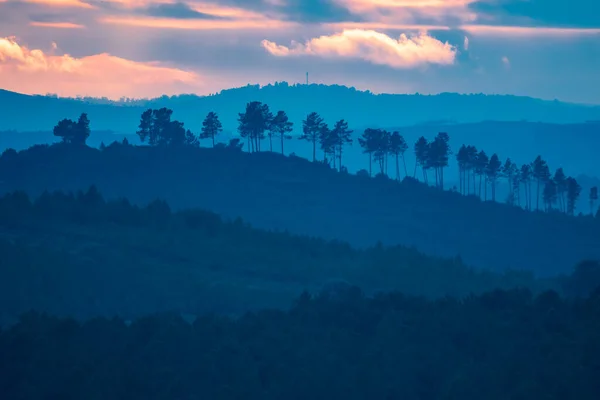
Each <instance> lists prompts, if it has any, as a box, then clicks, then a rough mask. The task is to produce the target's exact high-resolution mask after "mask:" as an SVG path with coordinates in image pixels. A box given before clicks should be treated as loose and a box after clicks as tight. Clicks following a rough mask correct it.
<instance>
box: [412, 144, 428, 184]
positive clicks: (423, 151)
mask: <svg viewBox="0 0 600 400" xmlns="http://www.w3.org/2000/svg"><path fill="white" fill-rule="evenodd" d="M414 150H415V158H416V161H415V172H414V174H413V178H416V176H417V167H418V166H421V170H422V171H423V182H425V183H427V159H428V152H429V142H427V139H425V137H424V136H421V137H420V138H419V139H417V142H416V143H415V147H414Z"/></svg>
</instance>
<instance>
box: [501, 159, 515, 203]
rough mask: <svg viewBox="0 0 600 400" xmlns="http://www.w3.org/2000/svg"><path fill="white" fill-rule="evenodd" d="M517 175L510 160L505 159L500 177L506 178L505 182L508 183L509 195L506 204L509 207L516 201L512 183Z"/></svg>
mask: <svg viewBox="0 0 600 400" xmlns="http://www.w3.org/2000/svg"><path fill="white" fill-rule="evenodd" d="M517 173H518V170H517V166H516V165H515V164H514V163H513V162H512V161H511V159H510V158H507V159H506V161H505V162H504V165H503V166H502V170H501V176H502V177H504V178H506V181H507V182H508V190H509V193H508V199H507V203H508V204H511V205H514V204H515V201H516V195H515V185H514V184H513V181H514V179H515V175H517Z"/></svg>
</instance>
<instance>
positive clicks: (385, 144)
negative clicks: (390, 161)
mask: <svg viewBox="0 0 600 400" xmlns="http://www.w3.org/2000/svg"><path fill="white" fill-rule="evenodd" d="M390 137H391V133H390V132H388V131H386V130H384V129H376V130H375V137H374V140H375V152H374V153H373V157H374V158H375V161H377V163H378V164H379V172H380V173H381V174H382V175H387V156H388V154H390Z"/></svg>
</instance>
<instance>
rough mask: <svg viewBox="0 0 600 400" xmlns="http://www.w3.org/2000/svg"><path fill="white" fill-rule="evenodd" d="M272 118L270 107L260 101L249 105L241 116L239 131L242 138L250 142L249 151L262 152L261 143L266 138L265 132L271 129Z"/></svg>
mask: <svg viewBox="0 0 600 400" xmlns="http://www.w3.org/2000/svg"><path fill="white" fill-rule="evenodd" d="M271 118H272V114H271V112H270V111H269V106H268V105H266V104H263V103H261V102H260V101H251V102H250V103H247V104H246V111H245V112H243V113H240V114H239V118H238V122H239V126H238V131H239V133H240V136H241V137H242V138H246V140H247V141H248V142H249V144H250V145H249V146H248V151H250V152H255V151H260V143H261V140H262V139H264V138H265V135H264V134H265V131H267V130H269V129H270V127H271Z"/></svg>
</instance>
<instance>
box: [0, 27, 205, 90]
mask: <svg viewBox="0 0 600 400" xmlns="http://www.w3.org/2000/svg"><path fill="white" fill-rule="evenodd" d="M56 49H57V46H56V44H54V43H53V45H52V49H51V50H50V52H49V53H48V54H46V53H45V52H44V51H42V50H40V49H29V48H28V47H26V46H23V45H20V44H19V43H17V41H16V39H15V38H12V37H7V38H0V87H2V88H4V89H7V90H14V91H18V92H21V93H55V94H58V95H60V96H78V95H82V96H94V97H108V98H113V99H118V98H120V97H121V96H123V94H125V93H136V94H137V95H138V96H141V97H154V96H160V95H162V94H176V93H181V92H185V91H190V90H194V89H197V88H198V87H199V86H200V78H199V76H198V75H197V74H195V73H193V72H187V71H183V70H180V69H176V68H170V67H165V66H161V65H158V64H156V63H141V62H135V61H131V60H127V59H123V58H119V57H115V56H112V55H110V54H107V53H103V54H96V55H92V56H88V57H82V58H74V57H71V56H70V55H68V54H63V55H54V54H53V53H54V52H55V51H56Z"/></svg>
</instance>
